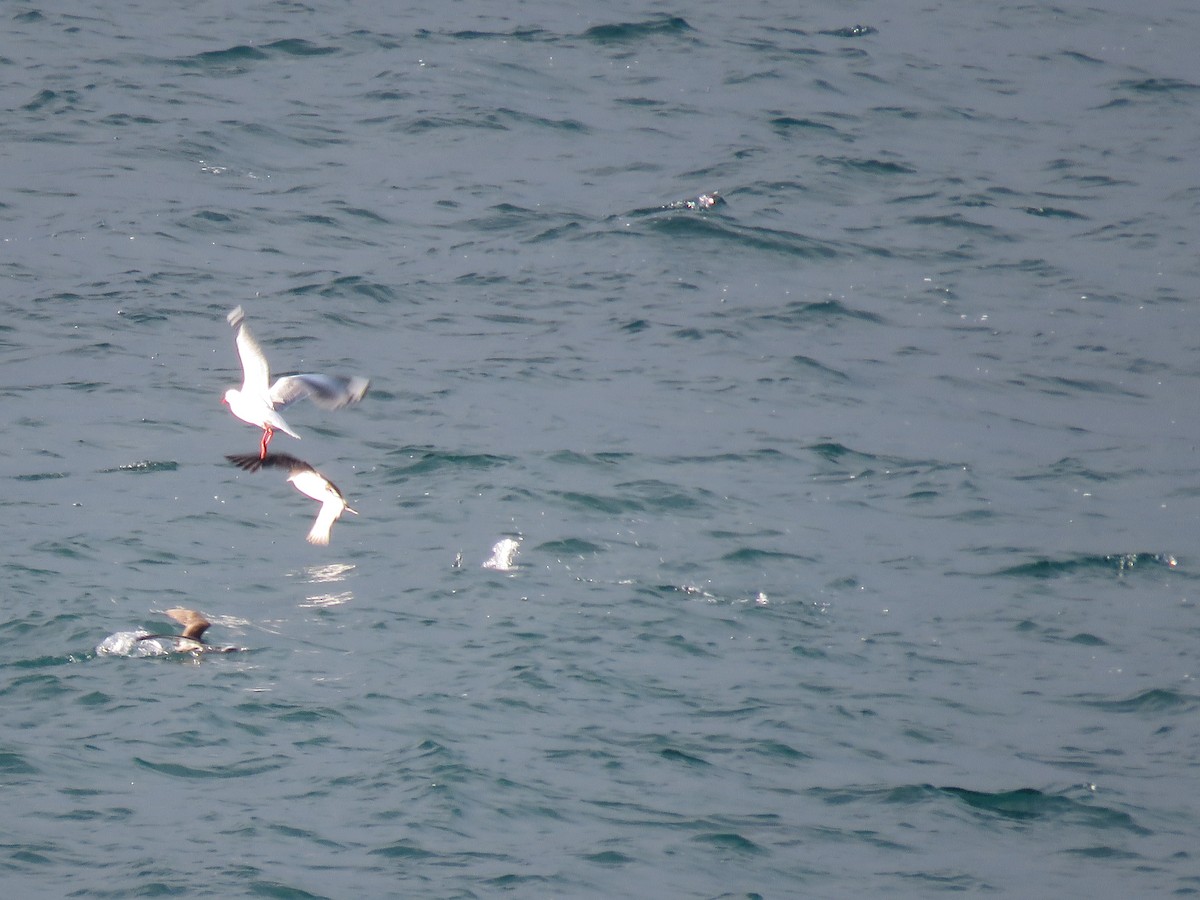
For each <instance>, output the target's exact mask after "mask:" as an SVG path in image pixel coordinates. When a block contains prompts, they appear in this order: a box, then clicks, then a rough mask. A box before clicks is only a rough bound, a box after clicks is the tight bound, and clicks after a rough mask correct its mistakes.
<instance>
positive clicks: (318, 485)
mask: <svg viewBox="0 0 1200 900" xmlns="http://www.w3.org/2000/svg"><path fill="white" fill-rule="evenodd" d="M225 458H226V459H227V460H229V461H230V462H231V463H233V464H234V465H235V466H237V467H238V468H239V469H245V470H246V471H247V472H257V471H259V470H260V469H262V468H264V467H274V468H278V469H286V470H287V473H288V478H287V480H288V481H290V482H291V483H292V485H293V486H294V487H295V488H296V490H298V491H299V492H300V493H302V494H304V495H305V496H308V497H312V498H313V499H314V500H318V501H320V503H321V510H320V512H318V513H317V520H316V521H315V522H313V526H312V529H311V530H310V531H309V532H308V542H309V543H310V544H328V543H329V532H330V530H331V529H332V528H333V523H334V522H336V521H337V520H338V519H339V518H340V517H341V515H342V513H343V512H348V513H353V514H354V515H356V516H357V515H358V512H357V511H356V510H353V509H351V508H350V506H349V504H347V503H346V498H345V497H343V496H342V492H341V491H339V490H338V489H337V486H336V485H334V483H333V482H332V481H330V480H329V479H328V478H326V477H325V476H324V475H322V474H321V473H320V472H318V471H317V470H316V469H314V468H313V467H312V466H310V465H309V464H308V463H306V462H305V461H304V460H302V459H296V457H294V456H289V455H288V454H286V453H271V454H268V455H266V456H226V457H225Z"/></svg>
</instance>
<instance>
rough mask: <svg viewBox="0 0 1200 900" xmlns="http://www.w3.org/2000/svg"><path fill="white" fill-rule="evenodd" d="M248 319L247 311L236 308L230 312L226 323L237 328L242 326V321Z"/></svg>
mask: <svg viewBox="0 0 1200 900" xmlns="http://www.w3.org/2000/svg"><path fill="white" fill-rule="evenodd" d="M244 318H246V311H245V310H244V309H242V308H241V306H235V307H234V308H233V309H231V310H230V311H229V315H227V316H226V317H225V321H226V322H228V323H229V324H230V325H232V326H233V327H234V328H237V327H238V326H239V325H241V324H242V320H243V319H244Z"/></svg>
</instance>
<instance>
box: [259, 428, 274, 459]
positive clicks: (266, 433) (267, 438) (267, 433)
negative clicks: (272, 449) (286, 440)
mask: <svg viewBox="0 0 1200 900" xmlns="http://www.w3.org/2000/svg"><path fill="white" fill-rule="evenodd" d="M274 436H275V429H274V428H272V427H271V426H270V425H268V426H267V427H266V428H264V429H263V439H262V447H261V448H260V452H259V454H258V458H259V459H266V458H267V444H269V443H271V438H273V437H274Z"/></svg>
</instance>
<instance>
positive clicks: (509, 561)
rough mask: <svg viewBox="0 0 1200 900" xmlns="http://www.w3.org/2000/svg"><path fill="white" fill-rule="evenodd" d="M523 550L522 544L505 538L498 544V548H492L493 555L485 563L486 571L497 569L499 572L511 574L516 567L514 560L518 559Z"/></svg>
mask: <svg viewBox="0 0 1200 900" xmlns="http://www.w3.org/2000/svg"><path fill="white" fill-rule="evenodd" d="M520 549H521V542H520V541H515V540H513V539H512V538H504V539H503V540H501V541H497V542H496V546H494V547H492V555H491V557H490V558H488V559H487V560H485V561H484V563H483V567H484V568H485V569H495V570H496V571H498V572H511V571H512V570H513V569H514V568H515V566H514V564H513V562H514V560H516V558H517V553H518V552H519V551H520Z"/></svg>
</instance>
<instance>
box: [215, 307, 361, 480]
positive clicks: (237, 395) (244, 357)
mask: <svg viewBox="0 0 1200 900" xmlns="http://www.w3.org/2000/svg"><path fill="white" fill-rule="evenodd" d="M226 318H227V319H228V320H229V324H230V325H232V326H233V327H234V328H235V329H236V330H237V338H236V340H237V351H238V357H239V358H240V359H241V361H242V387H241V390H238V389H237V388H230V389H229V390H227V391H226V392H225V396H224V398H223V402H225V403H227V404H228V405H229V411H230V412H231V413H233V414H234V415H235V416H237V417H238V418H239V419H241V420H242V421H243V422H246V423H247V424H250V425H255V426H257V427H259V428H261V429H262V430H263V436H262V444H261V445H260V446H259V458H260V459H265V458H266V456H267V445H268V444H270V443H271V438H272V437H274V435H275V432H276V431H282V432H284V433H285V434H289V435H291V436H292V437H294V438H296V440H299V439H300V435H298V434H296V432H294V431H293V430H292V429H291V427H290V426H289V425H288V423H287V422H285V421H284V420H283V416H281V415H280V414H279V412H280V410H283V409H287V407H289V406H291V405H292V404H293V403H295V402H296V401H297V400H303V399H304V398H305V397H308V398H310V399H311V400H312V401H313V403H315V404H317V406H320V407H322V408H323V409H341V408H342V407H343V406H349V405H350V404H352V403H358V401H360V400H362V398H363V395H365V394H366V392H367V388H368V387H370V385H371V382H370V381H369V380H368V379H366V378H361V377H359V376H357V375H356V376H353V377H350V378H345V377H343V376H341V375H285V376H283V377H282V378H280V379H279V380H277V381H276V382H275V383H274V384H270V381H271V369H270V366H269V365H268V364H267V358H266V356H264V355H263V351H262V347H260V346H259V344H258V341H257V340H255V339H254V335H253V334H251V333H250V326H248V325H247V324H246V323H245V318H246V313H245V312H244V311H243V310H242V308H241V307H240V306H239V307H237V308H236V309H234V310H233V311H231V312H230V313H229V315H228V316H226Z"/></svg>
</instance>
